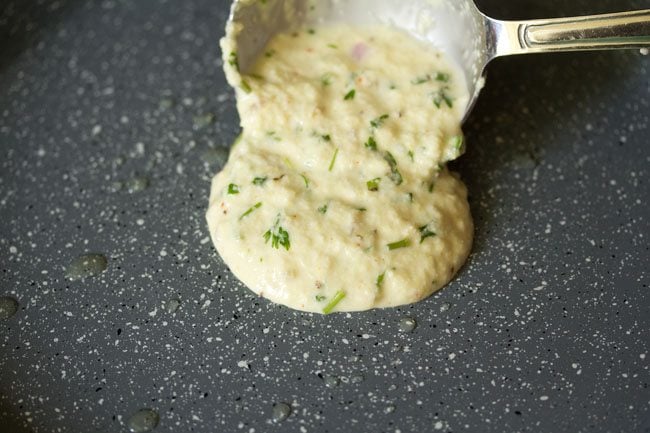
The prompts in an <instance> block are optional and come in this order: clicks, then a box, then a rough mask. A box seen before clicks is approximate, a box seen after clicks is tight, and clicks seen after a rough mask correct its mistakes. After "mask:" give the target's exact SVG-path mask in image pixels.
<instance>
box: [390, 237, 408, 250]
mask: <svg viewBox="0 0 650 433" xmlns="http://www.w3.org/2000/svg"><path fill="white" fill-rule="evenodd" d="M409 246H411V241H410V240H409V239H408V238H407V239H402V240H401V241H397V242H393V243H391V244H388V249H389V250H390V251H393V250H398V249H400V248H406V247H409Z"/></svg>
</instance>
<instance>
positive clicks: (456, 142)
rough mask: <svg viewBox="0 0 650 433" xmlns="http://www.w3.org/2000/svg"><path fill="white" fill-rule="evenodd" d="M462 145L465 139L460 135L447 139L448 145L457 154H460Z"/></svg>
mask: <svg viewBox="0 0 650 433" xmlns="http://www.w3.org/2000/svg"><path fill="white" fill-rule="evenodd" d="M464 143H465V139H464V137H463V136H462V135H455V136H453V137H451V138H450V139H449V144H450V145H451V147H452V148H453V149H454V150H455V151H456V152H457V153H460V152H461V150H462V149H463V144H464Z"/></svg>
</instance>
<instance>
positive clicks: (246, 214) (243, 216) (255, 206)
mask: <svg viewBox="0 0 650 433" xmlns="http://www.w3.org/2000/svg"><path fill="white" fill-rule="evenodd" d="M261 207H262V202H259V203H255V204H254V205H253V206H251V208H250V209H248V210H247V211H246V212H244V213H243V214H241V216H240V217H239V221H241V220H243V219H244V218H246V217H247V216H248V215H250V214H252V213H253V212H255V211H256V210H257V209H259V208H261Z"/></svg>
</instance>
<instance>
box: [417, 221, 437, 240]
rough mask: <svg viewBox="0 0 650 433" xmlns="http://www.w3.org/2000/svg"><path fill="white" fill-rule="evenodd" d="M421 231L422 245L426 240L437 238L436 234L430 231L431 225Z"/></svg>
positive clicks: (421, 228)
mask: <svg viewBox="0 0 650 433" xmlns="http://www.w3.org/2000/svg"><path fill="white" fill-rule="evenodd" d="M419 230H420V243H422V242H424V240H425V239H426V238H432V237H434V236H436V232H434V231H432V230H430V229H429V224H427V225H425V226H422V227H420V228H419Z"/></svg>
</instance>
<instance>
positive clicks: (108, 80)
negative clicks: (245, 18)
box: [0, 0, 650, 433]
mask: <svg viewBox="0 0 650 433" xmlns="http://www.w3.org/2000/svg"><path fill="white" fill-rule="evenodd" d="M480 3H481V5H482V6H483V8H484V9H485V10H486V11H487V12H489V13H491V14H493V15H495V16H497V17H501V18H513V19H514V18H536V17H552V16H563V15H571V14H585V13H592V12H593V13H597V12H609V11H615V10H623V9H633V8H648V7H650V3H649V2H648V1H647V0H646V1H642V0H638V1H633V0H625V1H621V0H603V1H586V0H583V1H559V0H552V1H551V0H527V1H523V0H520V1H514V0H513V1H498V0H491V1H488V0H485V1H482V2H480ZM227 9H228V2H226V1H215V0H192V1H180V0H167V1H163V0H160V1H135V0H132V1H110V0H107V1H88V2H82V1H74V0H60V1H56V2H55V1H33V0H16V1H9V2H7V1H0V150H1V151H2V158H1V159H0V219H1V224H0V295H12V296H13V297H15V298H16V299H17V300H18V301H19V302H20V306H21V308H20V310H19V311H18V313H17V314H16V315H15V316H14V317H13V318H12V319H10V320H8V321H5V322H2V323H0V418H1V421H0V431H1V432H3V433H4V432H28V431H33V432H55V431H56V432H93V431H99V432H123V431H126V427H125V422H126V419H128V417H129V416H130V414H132V413H133V412H135V411H137V410H138V409H140V408H143V407H151V408H154V409H156V410H157V411H158V412H159V413H160V417H161V421H160V425H159V426H158V428H157V429H156V431H158V432H172V431H175V432H186V431H194V432H217V431H218V432H238V431H242V432H253V431H255V432H258V433H260V432H272V431H287V432H335V431H337V432H351V431H359V432H366V431H367V432H391V433H394V432H402V433H404V432H429V431H434V428H435V427H436V425H437V426H438V427H441V428H442V430H443V431H454V432H459V431H471V432H510V431H513V432H514V431H530V432H582V431H584V432H591V431H594V432H610V431H611V432H642V431H645V432H648V431H650V391H649V390H648V382H649V371H648V362H649V359H648V356H647V352H648V342H649V341H650V335H649V334H650V315H649V313H650V311H649V310H650V308H649V306H650V304H649V299H648V298H649V297H648V269H649V268H650V266H649V265H650V263H649V252H648V246H649V240H648V236H650V230H649V228H650V227H649V221H648V219H649V216H650V212H649V209H650V208H649V205H648V202H647V199H648V193H649V187H648V174H649V171H648V167H649V163H650V152H649V151H648V145H649V143H648V141H649V139H648V136H649V134H648V122H649V115H650V107H649V95H650V82H649V77H650V75H649V67H650V57H648V56H642V55H641V54H640V53H639V51H638V50H637V51H625V52H601V53H580V54H556V55H544V56H534V57H521V58H512V59H504V60H499V61H496V62H495V63H494V64H493V65H491V67H490V74H489V79H488V84H487V87H486V89H485V91H484V93H483V95H482V97H481V99H480V101H479V103H478V105H477V107H476V109H475V111H474V112H473V115H472V116H471V118H470V119H469V121H468V122H467V124H466V125H465V129H466V133H467V136H468V143H469V149H468V152H467V155H466V156H464V157H463V158H462V160H461V161H460V162H458V163H457V164H456V166H455V167H456V169H457V170H458V171H460V173H461V174H462V177H463V178H464V179H465V180H466V182H467V184H468V187H469V191H470V199H471V204H472V212H473V215H474V218H475V221H476V244H475V247H474V249H473V253H472V256H471V258H470V260H469V262H468V264H467V266H466V267H465V268H464V269H463V270H462V271H461V272H460V274H459V276H458V277H457V278H456V280H455V281H454V282H452V283H451V284H450V285H449V286H448V287H447V288H446V289H444V290H442V291H441V292H439V293H438V294H436V295H434V296H433V297H431V298H430V299H428V300H426V301H424V302H421V303H419V304H417V305H413V306H407V307H403V308H397V309H392V310H381V311H370V312H366V313H360V314H347V315H346V314H337V315H333V316H329V317H321V316H315V315H310V314H302V313H298V312H294V311H290V310H288V309H286V308H284V307H278V306H274V305H271V304H269V303H268V302H267V301H266V300H261V299H258V298H256V297H255V296H253V295H252V294H251V293H250V292H249V291H247V290H246V289H245V288H243V287H242V286H241V285H240V284H239V283H237V282H236V280H235V279H234V278H233V277H232V276H231V274H230V273H229V272H228V271H227V270H226V269H225V267H224V265H223V263H222V262H221V260H220V259H219V258H218V257H217V255H216V253H215V251H214V249H213V248H212V246H211V243H210V242H208V241H207V237H208V232H207V230H206V225H205V222H204V211H205V209H206V204H207V195H208V189H209V180H210V177H211V176H212V175H213V174H214V173H215V172H216V171H217V170H218V169H219V167H220V164H221V161H222V159H223V156H224V154H225V149H227V147H228V146H229V144H230V143H231V141H232V140H233V139H234V137H235V136H236V135H237V132H238V121H237V116H236V111H235V107H234V99H233V95H232V92H231V91H230V90H229V89H228V88H227V87H226V85H225V82H224V78H223V74H222V72H221V67H220V60H219V58H220V52H219V49H218V44H217V41H218V39H219V37H220V36H221V35H222V32H223V27H224V22H225V19H226V15H227ZM169 105H171V107H169ZM210 115H213V116H214V118H215V121H214V122H213V123H210V122H209V121H208V120H209V118H210ZM100 128H101V130H100ZM138 143H141V144H138ZM134 176H146V177H148V178H149V180H150V186H149V188H147V189H146V190H144V191H140V192H134V193H129V192H128V191H127V190H126V189H123V190H120V191H114V188H113V187H112V185H113V184H114V183H115V182H124V181H128V180H129V179H132V178H133V177H134ZM138 220H140V221H138ZM86 252H97V253H103V254H106V255H107V256H108V257H109V267H108V270H107V271H106V272H104V273H103V274H102V275H101V276H100V277H97V278H92V279H87V280H86V281H77V282H69V281H66V280H65V278H64V270H65V267H66V266H67V264H68V263H70V261H71V260H73V259H74V258H75V257H77V256H78V255H80V254H83V253H86ZM172 298H179V299H180V300H181V301H182V305H181V307H180V309H179V310H178V311H177V312H176V313H175V314H170V313H168V312H166V311H165V309H164V308H163V305H164V303H165V302H166V301H168V300H169V299H172ZM444 303H451V308H450V309H449V310H448V311H442V310H444V308H443V309H442V310H441V305H443V304H444ZM154 313H155V314H154ZM406 316H409V317H413V318H415V319H416V321H417V323H418V327H417V329H416V330H415V331H414V332H413V333H409V334H403V333H400V332H399V331H398V322H399V320H400V319H401V318H403V317H406ZM327 374H331V375H335V376H337V377H339V378H340V380H341V384H340V385H339V386H338V387H335V388H328V387H326V386H325V384H324V383H323V380H322V378H321V376H323V375H327ZM319 375H320V376H319ZM360 375H362V376H363V378H364V380H363V381H361V382H359V383H352V382H353V380H352V378H353V377H355V380H354V382H356V381H357V380H358V377H357V376H360ZM276 402H287V403H290V404H291V405H292V408H293V413H292V415H291V416H290V417H289V419H288V420H286V421H284V422H283V423H281V424H279V425H275V424H271V423H270V416H271V409H272V405H273V404H274V403H276Z"/></svg>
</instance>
